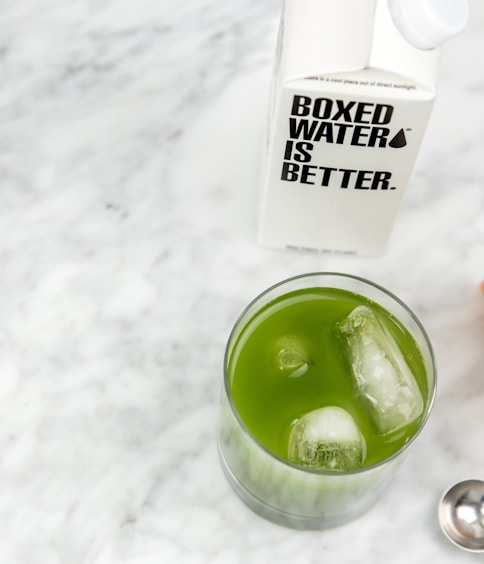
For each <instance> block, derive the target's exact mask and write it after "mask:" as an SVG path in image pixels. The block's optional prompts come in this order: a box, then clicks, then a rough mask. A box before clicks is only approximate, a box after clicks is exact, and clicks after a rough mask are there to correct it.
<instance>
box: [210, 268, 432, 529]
mask: <svg viewBox="0 0 484 564" xmlns="http://www.w3.org/2000/svg"><path fill="white" fill-rule="evenodd" d="M316 287H319V288H336V289H343V290H347V291H349V292H352V293H354V294H358V295H360V296H363V297H365V298H368V299H370V300H372V301H373V302H376V303H377V304H379V305H380V306H382V307H383V308H384V309H385V310H387V311H388V312H389V313H390V314H391V315H393V316H394V317H395V318H396V319H397V320H398V321H399V322H400V323H401V324H402V325H403V326H404V327H405V328H406V329H407V331H408V332H409V333H410V334H411V335H412V337H413V339H414V340H415V342H416V344H417V345H418V347H419V349H420V352H421V355H422V359H423V364H424V366H425V372H426V378H427V393H426V397H425V398H424V406H425V407H424V410H425V413H424V415H423V417H422V419H421V422H420V425H419V427H418V429H417V430H416V432H415V433H414V434H413V436H412V437H411V438H410V439H409V440H408V441H407V442H406V444H404V446H402V447H401V448H400V450H398V451H397V452H395V453H393V454H392V455H391V456H389V457H388V458H386V459H384V460H381V461H379V462H378V463H375V464H373V465H371V466H367V467H363V468H360V469H357V470H351V471H327V470H319V469H314V468H307V467H303V466H298V465H296V464H293V463H291V462H289V461H287V460H285V459H284V458H282V457H279V456H278V455H276V454H274V453H273V452H271V451H270V450H269V449H268V448H266V447H265V446H264V445H263V444H262V443H261V442H260V441H259V440H258V439H257V438H256V437H255V436H254V435H253V434H252V433H251V431H250V430H249V429H248V428H247V426H246V424H245V423H244V420H243V419H242V417H241V416H240V414H239V413H238V411H237V408H236V406H235V403H234V401H233V397H232V392H231V374H230V373H229V366H230V361H231V355H232V353H233V348H234V344H235V343H236V342H237V340H238V338H239V336H240V334H241V332H242V331H243V330H244V327H245V326H246V324H247V323H248V321H249V320H250V319H251V318H252V317H253V316H254V314H255V313H257V312H258V311H259V310H260V309H261V308H263V307H265V306H266V305H267V304H270V303H271V302H272V301H273V300H275V299H277V298H279V297H280V296H283V295H285V294H287V293H289V292H292V291H295V290H302V289H309V288H316ZM435 386H436V369H435V362H434V356H433V351H432V346H431V344H430V341H429V338H428V336H427V334H426V332H425V330H424V328H423V327H422V325H421V323H420V322H419V320H418V319H417V318H416V316H415V315H414V314H413V313H412V312H411V311H410V309H409V308H408V307H407V306H406V305H405V304H404V303H403V302H402V301H401V300H400V299H398V298H397V297H396V296H394V295H393V294H391V293H390V292H389V291H387V290H385V289H384V288H382V287H380V286H378V285H376V284H374V283H372V282H369V281H368V280H365V279H362V278H359V277H356V276H351V275H347V274H339V273H312V274H305V275H301V276H296V277H294V278H290V279H288V280H285V281H283V282H281V283H279V284H276V285H275V286H273V287H271V288H269V289H268V290H266V291H265V292H263V293H262V294H261V295H260V296H258V297H257V298H256V299H255V300H254V301H253V302H252V303H250V304H249V305H248V306H247V308H246V309H245V310H244V311H243V312H242V314H241V316H240V317H239V319H238V320H237V322H236V323H235V326H234V328H233V330H232V332H231V334H230V337H229V340H228V343H227V347H226V351H225V359H224V383H223V387H222V397H221V414H220V429H219V453H220V459H221V463H222V467H223V469H224V471H225V474H226V477H227V479H228V481H229V483H230V484H231V486H232V487H233V489H234V490H235V492H236V493H237V494H238V496H239V497H240V498H241V499H242V501H243V502H245V503H246V505H247V506H249V507H250V508H251V509H252V510H254V511H255V512H256V513H258V514H259V515H261V516H262V517H264V518H266V519H269V520H271V521H273V522H275V523H278V524H280V525H285V526H288V527H292V528H296V529H323V528H328V527H334V526H338V525H341V524H343V523H346V522H348V521H350V520H352V519H354V518H356V517H358V516H360V515H362V514H363V513H365V512H366V511H367V510H368V509H370V508H371V507H372V505H373V504H374V503H375V502H376V501H377V499H378V498H379V497H380V495H381V494H382V492H383V491H384V489H385V488H386V487H387V485H388V484H389V483H390V481H391V480H392V478H393V476H394V474H395V471H396V469H397V467H398V466H399V465H400V463H401V462H402V459H403V457H404V454H405V453H406V452H407V450H408V448H409V446H410V445H411V444H412V443H413V441H414V440H415V437H416V436H417V435H418V434H419V432H420V431H421V429H422V428H423V426H424V425H425V423H426V421H427V419H428V416H429V414H430V410H431V408H432V404H433V400H434V396H435Z"/></svg>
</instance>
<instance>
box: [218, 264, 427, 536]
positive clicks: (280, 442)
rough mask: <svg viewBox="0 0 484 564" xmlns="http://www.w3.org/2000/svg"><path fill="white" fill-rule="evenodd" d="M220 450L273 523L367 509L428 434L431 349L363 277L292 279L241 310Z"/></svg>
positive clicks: (311, 525)
mask: <svg viewBox="0 0 484 564" xmlns="http://www.w3.org/2000/svg"><path fill="white" fill-rule="evenodd" d="M224 373H225V375H224V387H223V389H222V398H221V417H220V434H219V452H220V457H221V462H222V468H223V470H224V471H225V474H226V476H227V479H228V481H229V483H230V484H231V486H232V487H233V489H234V490H235V492H236V493H237V494H238V495H239V497H240V498H241V499H242V500H243V501H244V502H245V503H246V504H247V505H248V506H249V507H250V508H251V509H253V510H254V511H256V512H257V513H259V514H260V515H262V516H263V517H265V518H267V519H270V520H272V521H274V522H276V523H279V524H282V525H287V526H290V527H294V528H302V529H321V528H326V527H331V526H336V525H340V524H342V523H345V522H347V521H349V520H351V519H354V518H355V517H358V516H359V515H361V514H362V513H364V512H365V511H367V510H368V509H369V508H370V507H371V506H372V505H373V504H374V503H375V501H376V500H377V499H378V497H379V496H380V495H381V493H382V492H383V491H384V489H385V488H386V487H387V485H388V484H389V483H390V481H391V480H392V478H393V476H394V474H395V471H396V468H397V467H398V466H399V464H400V463H401V461H402V459H403V454H404V453H405V452H407V448H408V446H409V445H410V444H411V443H412V442H413V440H414V439H415V437H416V435H418V433H419V431H420V430H421V429H422V427H423V425H424V424H425V421H426V420H427V417H428V415H429V413H430V409H431V406H432V402H433V398H434V394H435V365H434V359H433V353H432V347H431V345H430V342H429V340H428V337H427V335H426V333H425V330H424V329H423V327H422V326H421V324H420V322H419V321H418V320H417V318H416V317H415V316H414V315H413V313H412V312H411V311H410V310H409V309H408V307H407V306H406V305H405V304H403V303H402V302H401V301H400V300H399V299H398V298H397V297H395V296H393V295H392V294H391V293H390V292H388V291H387V290H385V289H384V288H381V287H380V286H378V285H376V284H373V283H371V282H369V281H367V280H364V279H362V278H358V277H355V276H350V275H345V274H338V273H314V274H307V275H302V276H297V277H294V278H291V279H289V280H286V281H283V282H281V283H280V284H277V285H275V286H273V287H272V288H269V289H268V290H267V291H265V292H263V293H262V294H261V295H260V296H258V298H256V299H255V300H254V301H253V302H252V303H251V304H249V306H248V307H247V308H246V309H245V310H244V312H243V313H242V315H241V316H240V318H239V319H238V321H237V322H236V324H235V326H234V329H233V330H232V333H231V335H230V338H229V341H228V343H227V348H226V352H225V361H224Z"/></svg>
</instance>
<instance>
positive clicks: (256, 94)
mask: <svg viewBox="0 0 484 564" xmlns="http://www.w3.org/2000/svg"><path fill="white" fill-rule="evenodd" d="M1 4H2V10H1V12H2V17H1V19H0V68H1V70H2V72H1V76H2V78H1V84H0V132H1V133H0V183H1V189H0V292H1V294H0V295H1V297H0V319H1V324H0V405H1V409H0V531H1V534H0V562H1V563H2V564H3V563H5V564H121V563H129V564H151V563H157V564H158V563H159V562H166V563H172V562H173V563H174V562H190V563H197V564H198V563H210V564H216V563H221V564H222V563H223V564H230V563H234V564H235V563H241V564H242V563H244V564H245V563H247V562H249V563H254V564H255V563H259V562H260V563H264V564H265V563H267V562H298V563H299V562H300V563H306V562H307V563H309V562H320V561H322V560H327V561H329V562H338V563H352V562H361V561H365V562H372V563H375V564H378V563H386V562H388V561H391V562H393V563H394V564H400V563H404V562H405V563H407V562H414V563H420V562H422V563H424V562H425V563H426V562H429V560H431V559H432V560H434V561H438V562H439V563H441V564H446V563H449V564H450V563H451V562H452V563H453V562H462V563H465V562H469V563H471V562H476V561H477V558H476V557H475V556H473V555H469V554H464V553H461V552H459V551H458V549H456V548H455V547H453V546H452V545H450V543H448V541H447V540H446V539H444V538H443V536H442V534H441V533H440V530H439V529H438V525H437V516H436V504H437V501H438V499H439V497H440V495H441V493H442V492H443V490H444V489H445V488H447V486H448V485H450V484H451V483H453V482H454V481H456V480H459V479H463V478H472V477H478V478H479V477H480V478H482V477H483V473H484V450H483V449H482V448H481V446H480V445H481V443H482V440H481V438H482V430H483V428H484V415H483V410H482V404H483V401H484V385H483V376H484V375H483V369H482V366H483V364H484V346H483V343H484V296H483V295H482V293H481V292H480V290H479V284H480V281H481V280H482V279H483V278H484V181H483V178H484V160H483V157H482V155H483V154H484V153H483V151H484V134H483V133H482V131H483V127H484V105H483V104H482V99H483V95H484V70H483V69H482V67H481V66H480V65H479V64H477V66H476V64H475V63H474V59H475V57H476V54H477V55H478V54H479V53H480V52H482V49H483V45H484V39H483V37H484V35H483V33H484V8H483V7H482V5H481V3H480V2H479V0H471V1H470V6H471V19H470V23H469V26H468V28H467V29H466V31H465V32H464V33H463V34H462V35H461V36H459V37H458V38H456V39H454V40H453V41H451V42H450V43H449V44H448V45H447V46H446V47H445V48H444V54H443V61H442V72H441V83H440V89H439V95H438V98H437V102H436V105H435V109H434V112H433V114H432V118H431V122H430V125H429V127H428V131H427V135H426V137H425V141H424V144H423V146H422V149H421V153H420V156H419V160H418V162H417V166H416V168H415V171H414V174H413V176H412V180H411V184H410V187H409V189H408V192H407V194H406V196H405V199H404V204H403V207H402V209H401V212H400V214H399V217H398V221H397V224H396V226H395V230H394V233H393V236H392V239H391V242H390V245H389V248H388V251H387V253H386V254H385V255H384V256H383V257H381V258H377V259H363V258H356V257H353V258H345V257H338V256H330V255H312V254H297V253H289V252H288V253H284V252H280V251H273V250H270V249H264V248H261V247H258V246H257V245H256V243H255V221H256V212H257V197H258V193H257V185H258V178H259V160H260V156H261V154H262V152H261V148H262V144H263V138H264V130H265V124H266V115H267V98H268V89H269V82H270V78H271V74H272V65H273V56H274V49H275V39H276V33H277V24H278V19H279V11H280V7H281V2H280V1H276V0H268V1H265V2H260V1H256V0H233V1H232V2H230V3H227V2H222V1H221V0H187V1H186V2H184V3H180V2H178V1H174V0H163V2H159V1H158V2H157V1H155V0H151V1H150V0H139V1H137V2H133V1H129V0H117V1H114V0H97V1H95V0H85V1H82V0H73V1H71V2H68V3H66V2H61V1H60V0H39V1H37V2H34V1H33V0H18V1H17V2H2V3H1ZM477 58H478V57H477ZM315 270H338V271H343V272H350V273H353V274H357V275H362V276H365V277H368V278H370V279H372V280H374V281H376V282H379V283H380V284H382V285H383V286H386V287H387V288H388V289H390V290H391V291H393V292H394V293H396V294H397V295H399V296H400V297H401V298H402V299H403V300H404V301H406V302H407V303H408V304H409V305H410V307H411V308H412V309H413V310H414V311H415V312H416V313H417V315H418V316H419V317H420V319H421V320H422V322H423V324H424V325H425V327H426V328H427V330H428V332H429V334H430V337H431V339H432V342H433V345H434V348H435V353H436V358H437V362H438V368H439V386H438V394H437V400H436V403H435V407H434V411H433V414H432V416H431V418H430V421H429V423H428V426H427V427H426V428H425V430H424V432H423V433H422V434H421V436H420V437H419V438H418V440H417V441H416V442H415V444H414V446H413V448H412V450H411V452H410V453H409V456H408V458H407V460H406V461H405V463H404V465H403V466H402V467H401V469H400V470H399V472H398V474H397V477H396V479H395V482H394V485H393V487H392V488H391V489H390V490H389V492H388V495H386V496H385V497H384V498H383V499H382V500H381V501H380V502H379V504H378V505H377V506H376V507H375V508H374V509H373V510H372V511H371V512H370V513H368V514H367V515H365V516H364V517H362V518H361V519H359V520H358V521H355V522H353V523H350V524H349V525H346V526H344V527H341V528H338V529H334V530H331V531H325V532H318V533H312V532H311V533H301V532H295V531H290V530H286V529H283V528H280V527H277V526H275V525H272V524H270V523H267V522H265V521H263V520H261V519H260V518H258V517H257V516H255V515H253V514H252V513H251V512H250V511H249V510H248V509H246V508H245V506H243V505H242V504H241V503H240V501H239V500H238V499H237V498H236V496H235V495H234V494H233V493H232V491H231V490H230V488H229V486H228V484H227V483H226V481H225V479H224V477H223V476H222V473H221V470H220V467H219V463H218V459H217V453H216V426H217V413H218V400H219V390H220V385H221V376H222V374H221V373H222V369H221V367H222V357H223V352H224V345H225V341H226V339H227V337H228V333H229V331H230V329H231V326H232V324H233V323H234V321H235V319H236V317H237V315H238V314H239V313H240V311H241V309H242V308H243V307H244V306H245V305H246V304H247V302H248V301H249V300H251V299H252V298H253V297H254V296H255V295H256V294H258V293H259V292H260V291H262V290H263V289H265V288H266V287H267V286H268V285H270V284H272V283H274V282H277V281H279V280H281V279H283V278H285V277H288V276H291V275H294V274H299V273H303V272H308V271H315Z"/></svg>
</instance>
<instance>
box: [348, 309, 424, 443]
mask: <svg viewBox="0 0 484 564" xmlns="http://www.w3.org/2000/svg"><path fill="white" fill-rule="evenodd" d="M339 329H340V331H341V333H342V334H343V336H344V338H345V341H346V344H347V351H348V354H349V358H350V363H351V368H352V373H353V377H354V380H355V384H356V387H357V389H358V390H359V393H360V394H361V395H362V396H363V397H364V398H365V399H366V400H367V404H368V405H369V406H370V412H371V414H372V417H373V419H374V421H375V424H376V425H377V427H378V429H379V431H380V433H381V434H383V435H387V434H389V433H392V432H394V431H397V430H398V429H401V428H402V427H405V426H406V425H408V424H410V423H412V421H415V419H417V417H419V416H420V415H421V413H422V411H423V408H424V402H423V398H422V395H421V393H420V390H419V387H418V384H417V382H416V380H415V377H414V375H413V374H412V371H411V370H410V368H409V366H408V364H407V361H406V360H405V357H404V356H403V354H402V352H401V350H400V348H399V347H398V344H397V343H396V341H395V339H394V338H393V337H392V335H391V334H390V332H389V331H388V330H387V329H386V328H385V327H384V325H383V324H382V323H380V321H379V320H378V318H377V316H376V315H375V313H374V312H373V311H372V310H371V309H370V308H369V307H367V306H358V307H356V308H355V309H354V310H353V311H352V312H351V313H350V314H349V315H348V317H346V319H345V320H344V321H343V322H342V323H341V324H340V325H339Z"/></svg>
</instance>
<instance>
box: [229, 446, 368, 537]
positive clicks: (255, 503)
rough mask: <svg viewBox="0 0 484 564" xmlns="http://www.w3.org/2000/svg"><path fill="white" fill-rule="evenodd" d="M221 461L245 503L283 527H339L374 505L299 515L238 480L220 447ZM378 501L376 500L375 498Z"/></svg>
mask: <svg viewBox="0 0 484 564" xmlns="http://www.w3.org/2000/svg"><path fill="white" fill-rule="evenodd" d="M218 452H219V457H220V463H221V466H222V469H223V471H224V474H225V476H226V478H227V480H228V482H229V484H230V485H231V487H232V489H233V490H234V491H235V493H236V494H237V495H238V496H239V498H240V499H241V500H242V501H243V502H244V503H245V505H246V506H247V507H248V508H249V509H251V510H252V511H254V513H256V514H257V515H259V516H260V517H263V518H264V519H266V520H268V521H271V522H272V523H275V524H276V525H281V526H283V527H288V528H291V529H298V530H305V531H311V530H312V531H317V530H321V529H329V528H332V527H339V526H341V525H344V524H345V523H348V522H349V521H353V520H355V519H357V518H358V517H360V516H361V515H363V514H364V513H366V512H367V511H368V510H369V509H370V508H371V507H372V506H373V505H374V502H373V503H371V505H368V506H366V507H364V508H361V507H360V508H358V510H357V511H355V512H351V513H350V512H346V513H345V514H344V515H343V514H324V515H320V516H318V517H314V516H310V517H308V516H305V515H298V514H295V513H288V512H287V511H282V510H280V509H278V508H276V507H273V506H272V505H269V504H267V503H265V502H264V501H262V500H261V499H259V498H258V497H256V496H255V495H253V494H252V493H251V492H250V491H249V490H248V489H247V488H245V487H244V486H243V484H242V483H241V482H240V481H239V480H238V478H237V476H235V474H234V473H233V472H232V470H231V469H230V467H229V466H228V464H227V461H226V460H225V457H224V454H223V451H222V448H221V447H220V444H219V448H218ZM375 502H376V500H375Z"/></svg>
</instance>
